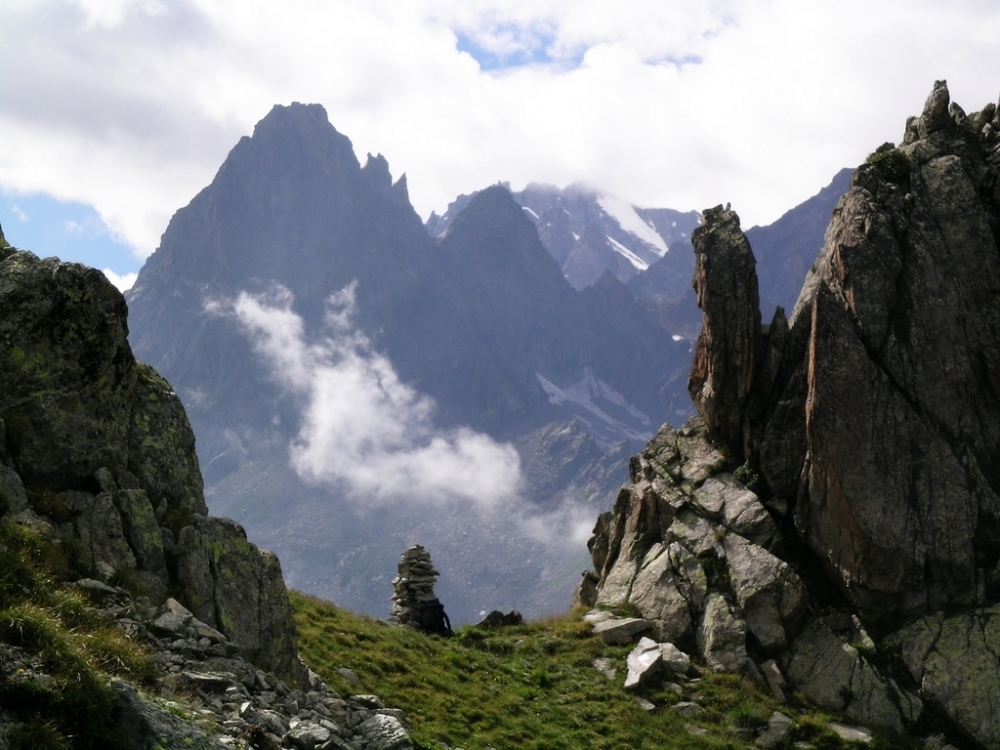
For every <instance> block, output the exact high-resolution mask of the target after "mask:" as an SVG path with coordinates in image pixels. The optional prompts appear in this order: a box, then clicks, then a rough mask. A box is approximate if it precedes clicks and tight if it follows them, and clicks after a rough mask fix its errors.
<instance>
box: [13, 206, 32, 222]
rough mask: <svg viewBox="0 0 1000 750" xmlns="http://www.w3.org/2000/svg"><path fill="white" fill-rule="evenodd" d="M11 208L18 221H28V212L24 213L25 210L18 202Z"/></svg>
mask: <svg viewBox="0 0 1000 750" xmlns="http://www.w3.org/2000/svg"><path fill="white" fill-rule="evenodd" d="M10 210H11V211H12V212H13V213H14V216H15V217H16V218H17V220H18V221H21V222H24V221H28V214H26V213H24V210H23V209H22V208H21V207H20V206H18V205H17V204H16V203H15V204H14V205H13V206H11V207H10Z"/></svg>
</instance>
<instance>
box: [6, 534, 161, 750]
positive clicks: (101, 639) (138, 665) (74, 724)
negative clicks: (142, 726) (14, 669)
mask: <svg viewBox="0 0 1000 750" xmlns="http://www.w3.org/2000/svg"><path fill="white" fill-rule="evenodd" d="M74 557H75V552H74V550H73V548H72V545H64V544H60V543H59V542H58V541H57V540H55V539H53V538H50V537H47V536H46V535H45V534H43V533H40V532H39V531H38V530H36V529H33V528H31V527H28V526H23V525H20V524H17V523H14V522H12V521H11V520H10V519H4V520H2V521H0V641H2V642H4V643H7V644H10V645H12V646H16V647H18V648H20V649H23V651H25V652H26V653H27V654H28V655H30V656H31V657H32V658H33V659H34V660H35V661H37V662H40V664H41V665H42V666H43V668H44V669H43V673H39V674H34V673H33V671H32V670H28V671H21V672H18V673H17V674H15V675H14V677H13V679H10V680H9V681H7V682H5V683H3V684H2V685H0V705H3V707H4V709H5V710H7V711H10V712H11V713H13V714H14V716H16V717H17V719H18V723H15V724H14V725H12V726H11V728H10V731H9V733H8V738H7V739H8V744H9V747H10V748H12V750H18V749H19V748H37V749H39V750H41V749H43V748H48V749H51V750H57V749H60V748H80V749H81V750H83V749H86V748H116V747H126V746H127V745H126V738H124V737H116V736H115V734H114V729H113V727H112V725H111V724H110V722H111V720H112V716H113V699H112V693H111V689H110V687H109V684H108V682H109V679H110V677H111V676H121V677H124V678H126V679H128V680H130V681H131V682H133V683H135V684H138V685H150V684H152V683H153V681H154V680H155V677H156V669H155V666H154V665H153V662H152V661H151V660H150V658H149V656H148V654H147V653H146V651H145V649H143V648H142V647H141V646H140V645H139V644H137V643H136V642H134V641H132V640H130V639H129V638H128V637H126V636H125V634H124V633H123V632H122V631H121V630H119V629H118V628H117V627H116V626H115V624H114V623H113V622H111V621H108V620H107V619H106V618H104V617H103V616H102V615H101V613H100V612H99V611H98V610H97V609H96V608H95V607H94V606H93V604H92V603H91V602H90V601H89V600H88V599H87V597H86V596H85V595H84V594H83V593H81V592H79V591H75V590H73V589H69V588H66V587H65V586H63V585H61V584H60V582H59V579H60V576H61V574H65V573H66V572H67V571H69V570H71V569H73V568H74V566H75V563H74V560H73V558H74Z"/></svg>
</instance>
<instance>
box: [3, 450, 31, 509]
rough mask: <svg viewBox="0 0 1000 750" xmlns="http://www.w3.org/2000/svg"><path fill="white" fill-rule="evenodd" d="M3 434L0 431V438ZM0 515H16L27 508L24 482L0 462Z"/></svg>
mask: <svg viewBox="0 0 1000 750" xmlns="http://www.w3.org/2000/svg"><path fill="white" fill-rule="evenodd" d="M2 438H3V434H2V433H0V439H2ZM0 500H2V501H3V502H0V516H2V515H4V514H6V513H9V514H11V515H16V514H18V513H20V512H22V511H24V510H27V508H28V495H27V493H25V491H24V483H23V482H22V481H21V477H20V476H19V475H18V473H17V472H16V471H14V470H13V469H12V468H10V467H9V466H6V465H4V464H3V463H0Z"/></svg>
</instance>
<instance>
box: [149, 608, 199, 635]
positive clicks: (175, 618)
mask: <svg viewBox="0 0 1000 750" xmlns="http://www.w3.org/2000/svg"><path fill="white" fill-rule="evenodd" d="M190 621H191V618H190V617H183V616H181V615H179V614H177V613H175V612H170V611H169V610H168V611H166V612H164V613H163V614H161V615H160V616H159V617H157V618H156V619H155V620H153V628H154V629H155V630H159V631H161V632H164V633H183V632H184V631H185V629H186V628H187V624H188V623H189V622H190Z"/></svg>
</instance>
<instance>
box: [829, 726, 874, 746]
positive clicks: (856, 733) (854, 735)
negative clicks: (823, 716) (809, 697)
mask: <svg viewBox="0 0 1000 750" xmlns="http://www.w3.org/2000/svg"><path fill="white" fill-rule="evenodd" d="M829 727H830V729H832V730H833V732H834V733H835V734H836V735H837V736H838V737H840V739H842V740H844V741H845V742H860V743H861V744H863V745H867V744H869V743H870V742H871V741H872V739H873V737H872V733H871V730H869V729H866V728H865V727H859V726H855V725H853V724H841V723H840V722H837V721H831V722H830V724H829Z"/></svg>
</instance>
